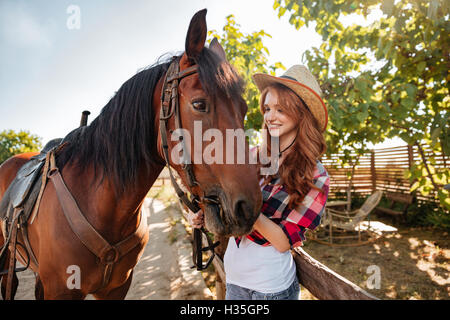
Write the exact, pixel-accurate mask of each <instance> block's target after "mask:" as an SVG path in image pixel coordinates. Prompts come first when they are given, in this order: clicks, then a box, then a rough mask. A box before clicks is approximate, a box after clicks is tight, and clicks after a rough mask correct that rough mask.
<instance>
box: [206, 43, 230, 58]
mask: <svg viewBox="0 0 450 320" xmlns="http://www.w3.org/2000/svg"><path fill="white" fill-rule="evenodd" d="M209 49H211V51H213V52H214V53H215V54H217V55H218V56H219V57H220V59H221V60H224V61H227V55H226V54H225V50H223V48H222V46H221V45H220V43H219V41H218V40H217V38H214V39H212V41H211V44H210V45H209Z"/></svg>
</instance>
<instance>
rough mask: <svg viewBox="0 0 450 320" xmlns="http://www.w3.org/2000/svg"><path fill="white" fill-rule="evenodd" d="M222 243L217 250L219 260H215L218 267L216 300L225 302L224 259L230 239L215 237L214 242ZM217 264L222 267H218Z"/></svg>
mask: <svg viewBox="0 0 450 320" xmlns="http://www.w3.org/2000/svg"><path fill="white" fill-rule="evenodd" d="M216 239H217V240H218V241H220V244H219V246H218V247H217V248H216V256H218V257H217V259H214V260H213V263H214V266H215V267H216V299H217V300H225V294H226V280H225V271H224V267H223V257H224V255H225V251H226V250H227V246H228V239H229V238H228V237H222V236H218V235H216V234H215V235H214V241H217V240H216ZM216 264H218V265H220V266H216Z"/></svg>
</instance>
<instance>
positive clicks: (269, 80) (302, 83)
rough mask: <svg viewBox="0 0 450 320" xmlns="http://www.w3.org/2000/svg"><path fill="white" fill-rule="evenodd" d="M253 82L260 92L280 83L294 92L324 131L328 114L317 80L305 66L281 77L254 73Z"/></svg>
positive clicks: (293, 68) (288, 71)
mask: <svg viewBox="0 0 450 320" xmlns="http://www.w3.org/2000/svg"><path fill="white" fill-rule="evenodd" d="M253 81H255V83H256V85H257V86H258V89H259V90H260V91H261V92H262V91H263V90H264V89H265V88H266V87H267V86H269V85H271V84H274V83H280V84H282V85H285V86H286V87H288V88H289V89H291V90H292V91H294V92H295V93H296V94H297V95H298V96H299V97H300V98H301V99H302V100H303V102H304V103H305V104H306V105H307V107H308V109H309V110H310V111H311V113H312V114H313V116H314V118H316V120H317V122H318V124H319V128H320V130H321V131H325V129H326V127H327V122H328V112H327V108H326V107H325V103H324V102H323V100H322V98H321V97H320V96H321V95H322V91H321V90H320V86H319V84H318V83H317V80H316V79H315V78H314V76H313V75H312V74H311V72H310V71H309V70H308V69H307V68H306V67H305V66H301V65H294V66H292V67H291V68H289V69H288V70H287V71H286V72H285V73H284V74H283V75H282V76H281V77H274V76H271V75H268V74H265V73H256V74H254V75H253Z"/></svg>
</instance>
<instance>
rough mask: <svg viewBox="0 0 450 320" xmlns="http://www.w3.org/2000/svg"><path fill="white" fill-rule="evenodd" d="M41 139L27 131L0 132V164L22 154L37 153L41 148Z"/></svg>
mask: <svg viewBox="0 0 450 320" xmlns="http://www.w3.org/2000/svg"><path fill="white" fill-rule="evenodd" d="M41 140H42V139H41V138H40V137H38V136H36V135H33V134H31V133H29V132H28V131H23V130H21V131H19V132H17V133H16V132H15V131H13V130H3V131H1V132H0V164H1V163H2V162H4V161H5V160H6V159H8V158H10V157H12V156H13V155H16V154H19V153H24V152H38V151H39V150H40V149H41V148H42V143H41Z"/></svg>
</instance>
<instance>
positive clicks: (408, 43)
mask: <svg viewBox="0 0 450 320" xmlns="http://www.w3.org/2000/svg"><path fill="white" fill-rule="evenodd" d="M274 9H275V10H276V11H277V12H278V16H279V17H281V16H283V15H285V14H289V15H290V18H289V21H290V23H291V24H292V25H293V26H295V28H297V29H300V28H302V27H303V26H304V25H306V26H308V25H310V24H314V23H315V30H316V32H317V33H318V34H319V35H320V36H322V41H323V42H322V44H321V45H320V47H318V48H317V47H314V48H311V49H310V50H308V51H306V52H305V53H304V56H303V61H304V62H305V63H306V64H307V65H308V67H309V69H310V70H311V71H312V73H313V74H315V75H316V77H317V78H318V80H319V83H320V85H321V87H322V89H323V92H324V96H325V97H324V100H325V102H326V104H327V105H328V111H329V118H330V121H329V125H328V130H327V132H328V134H327V136H328V137H327V140H328V147H329V152H330V153H334V152H337V151H339V150H340V151H342V150H349V149H350V150H351V149H353V150H354V151H356V152H357V153H362V152H365V151H366V147H365V146H366V144H367V142H371V143H374V144H375V143H379V142H382V141H384V140H385V139H386V138H392V137H400V138H401V139H402V140H404V141H405V142H406V143H407V144H409V145H418V146H420V145H421V144H427V145H429V146H431V148H432V150H433V152H434V153H435V154H440V153H444V154H445V155H447V156H448V155H450V130H449V125H448V120H449V118H450V97H449V86H448V80H449V74H448V69H449V67H450V53H449V51H450V50H449V48H450V24H449V23H448V17H449V13H450V11H449V2H448V1H446V0H431V1H428V0H427V1H423V0H396V1H394V0H384V1H375V0H364V1H362V0H359V1H357V0H341V1H317V0H304V1H294V0H275V2H274ZM375 9H379V10H381V12H382V16H381V17H380V18H379V19H377V20H375V21H373V22H370V23H369V24H368V25H361V24H355V23H353V24H350V25H346V24H345V23H344V20H345V17H346V16H349V15H353V16H360V17H361V16H362V17H364V18H367V17H368V15H369V14H370V13H371V12H372V10H375ZM422 171H423V172H426V173H425V174H420V176H418V174H417V173H418V172H422ZM409 176H410V178H411V181H413V180H414V179H415V178H417V179H418V181H417V184H416V185H415V187H417V190H420V191H421V192H429V191H430V188H432V189H434V191H436V192H437V194H438V196H439V199H440V201H441V204H442V205H443V206H444V207H447V209H448V208H450V200H449V193H448V191H446V190H444V188H443V185H445V184H448V183H449V182H450V173H449V170H442V171H441V172H439V171H438V170H437V169H436V168H434V167H433V163H431V162H430V163H428V164H426V163H425V162H422V163H419V164H417V165H416V166H415V167H414V168H413V170H411V172H409Z"/></svg>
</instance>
